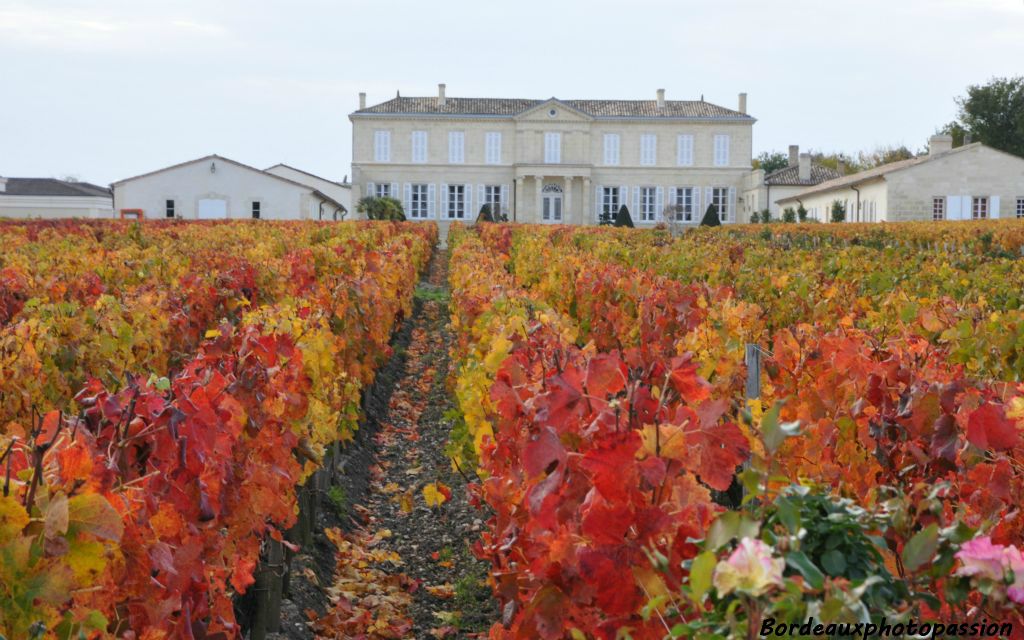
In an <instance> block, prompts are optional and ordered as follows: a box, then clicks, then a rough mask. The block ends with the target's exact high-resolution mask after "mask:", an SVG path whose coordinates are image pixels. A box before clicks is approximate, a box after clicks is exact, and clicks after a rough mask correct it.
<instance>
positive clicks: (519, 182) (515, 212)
mask: <svg viewBox="0 0 1024 640" xmlns="http://www.w3.org/2000/svg"><path fill="white" fill-rule="evenodd" d="M523 182H525V180H524V178H523V176H519V177H518V178H516V188H515V193H513V194H512V207H511V211H512V220H511V222H518V221H521V220H522V216H523V211H522V209H520V208H519V199H520V198H521V197H522V196H523ZM524 202H525V199H524Z"/></svg>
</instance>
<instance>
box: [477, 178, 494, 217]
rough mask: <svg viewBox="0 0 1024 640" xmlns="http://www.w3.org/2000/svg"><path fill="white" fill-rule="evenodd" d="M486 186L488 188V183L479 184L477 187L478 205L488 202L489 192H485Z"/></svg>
mask: <svg viewBox="0 0 1024 640" xmlns="http://www.w3.org/2000/svg"><path fill="white" fill-rule="evenodd" d="M486 188H487V187H486V185H482V184H481V185H477V187H476V202H477V206H478V207H482V206H484V203H485V202H487V194H486V193H485V192H484V189H486ZM491 213H494V212H493V211H492V212H491Z"/></svg>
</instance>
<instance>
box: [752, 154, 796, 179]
mask: <svg viewBox="0 0 1024 640" xmlns="http://www.w3.org/2000/svg"><path fill="white" fill-rule="evenodd" d="M752 164H753V165H754V169H764V172H765V175H767V174H769V173H772V172H775V171H778V170H779V169H785V168H786V167H787V166H789V156H788V155H786V154H785V153H782V152H781V151H762V152H761V153H760V155H758V156H757V157H756V158H754V162H753V163H752Z"/></svg>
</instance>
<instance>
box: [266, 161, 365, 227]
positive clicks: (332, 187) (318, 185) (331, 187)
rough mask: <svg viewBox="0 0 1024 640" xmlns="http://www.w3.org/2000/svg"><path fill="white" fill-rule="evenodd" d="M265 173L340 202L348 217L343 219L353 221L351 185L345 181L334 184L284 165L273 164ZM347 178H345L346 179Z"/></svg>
mask: <svg viewBox="0 0 1024 640" xmlns="http://www.w3.org/2000/svg"><path fill="white" fill-rule="evenodd" d="M265 171H266V172H267V173H272V174H274V175H275V176H281V177H282V178H288V179H289V180H294V181H295V182H301V183H302V184H304V185H307V186H310V187H313V188H314V189H316V190H317V191H320V192H321V193H323V194H325V195H327V197H329V198H332V199H333V200H336V201H337V202H340V203H341V204H342V206H344V207H345V210H346V211H348V212H349V213H348V215H347V216H346V217H345V219H346V220H352V219H353V213H354V212H353V210H352V184H351V183H350V182H348V181H347V180H342V181H341V182H336V181H334V180H329V179H327V178H322V177H320V176H318V175H314V174H312V173H309V172H308V171H303V170H302V169H296V168H295V167H293V166H290V165H287V164H284V163H283V162H282V163H280V164H275V165H274V166H272V167H270V168H268V169H265ZM347 177H348V176H346V178H347Z"/></svg>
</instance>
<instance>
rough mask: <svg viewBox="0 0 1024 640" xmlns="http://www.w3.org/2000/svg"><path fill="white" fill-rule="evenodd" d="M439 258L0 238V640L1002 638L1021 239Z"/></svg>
mask: <svg viewBox="0 0 1024 640" xmlns="http://www.w3.org/2000/svg"><path fill="white" fill-rule="evenodd" d="M437 239H438V238H437V229H436V227H435V226H434V225H431V224H420V223H383V222H365V223H363V222H356V223H341V224H320V223H308V224H307V223H301V224H292V223H273V222H267V221H261V222H260V223H258V224H245V223H189V224H180V223H178V224H176V223H173V222H172V223H163V222H152V223H149V222H147V223H145V224H141V225H140V224H128V223H87V222H51V223H39V222H31V223H0V245H2V246H3V247H4V251H3V253H2V254H0V456H2V457H0V465H2V466H0V471H2V473H3V480H2V481H3V490H2V494H0V638H4V639H6V640H14V639H18V640H20V639H22V638H31V639H41V638H62V639H63V638H100V637H102V638H107V637H110V638H125V639H146V640H152V639H158V638H188V639H202V638H210V639H214V638H223V639H227V638H236V637H249V638H263V637H268V636H266V635H265V634H266V632H267V631H268V630H273V629H275V627H276V626H277V625H276V620H277V618H278V617H279V615H280V613H279V612H277V611H276V609H275V613H274V614H273V615H272V616H271V617H272V618H273V620H269V621H264V618H266V616H267V613H266V609H267V607H268V606H271V605H273V603H272V602H271V600H272V599H271V600H267V599H266V598H267V596H265V595H260V594H265V593H267V592H273V591H274V589H275V588H276V589H277V592H278V597H279V598H280V592H281V591H282V590H283V591H285V592H286V593H285V596H287V592H288V591H289V590H290V591H292V592H297V591H299V587H298V586H297V585H298V584H300V582H301V581H303V580H306V581H313V580H314V578H311V577H309V576H308V575H305V576H302V575H299V574H300V572H299V571H293V572H292V573H293V574H294V575H293V576H292V577H290V578H286V579H285V580H284V581H283V582H282V580H281V579H280V575H278V576H277V582H276V583H275V582H274V581H273V575H275V574H274V570H276V569H277V568H279V567H280V566H282V563H284V564H288V562H292V563H293V564H294V563H295V562H297V561H296V560H295V558H296V557H298V556H297V555H296V554H300V553H303V552H305V551H308V550H309V549H310V548H311V547H312V546H314V545H315V543H314V539H315V540H320V541H329V543H330V548H331V549H332V554H333V559H332V562H330V563H329V564H330V565H331V566H328V567H326V568H325V569H324V570H325V571H326V572H327V574H329V575H328V578H325V579H330V580H332V581H333V583H332V584H331V585H325V584H320V585H318V586H317V589H316V590H317V591H318V592H319V593H320V597H321V598H322V599H323V601H324V606H323V607H322V609H321V610H319V611H314V610H312V609H316V607H312V608H311V609H310V610H309V611H305V612H303V613H305V615H306V617H307V618H308V619H307V620H306V623H308V627H307V628H308V635H298V636H288V637H309V638H313V637H317V638H338V639H341V638H367V639H383V638H407V637H408V638H448V637H452V638H454V637H491V638H496V639H500V638H509V639H511V638H524V639H525V638H543V639H545V640H554V639H560V638H571V639H573V640H581V639H586V638H601V639H609V640H618V639H620V638H622V639H625V638H633V639H635V640H642V639H658V640H660V639H662V638H701V639H712V638H723V639H724V638H748V637H749V638H754V637H760V636H764V635H769V634H771V633H772V632H773V630H778V629H787V628H788V625H798V626H799V625H802V624H805V623H807V621H808V620H809V619H813V620H814V621H815V622H816V623H821V624H822V626H823V629H824V633H827V634H828V635H830V636H833V637H839V636H843V635H851V634H853V633H854V632H853V631H852V629H853V628H854V627H853V625H857V624H859V625H861V627H859V628H858V629H859V630H858V631H857V633H862V634H863V636H864V637H866V636H868V635H870V633H869V632H870V631H872V630H874V632H877V633H881V628H882V626H881V625H883V624H888V625H890V631H889V635H893V636H902V635H918V634H920V635H924V636H926V637H927V636H928V635H929V634H931V633H933V634H934V635H935V636H936V637H945V636H946V635H957V636H963V635H982V636H983V635H987V636H988V637H1012V638H1024V556H1022V549H1024V513H1022V505H1024V382H1022V381H1024V293H1022V292H1024V260H1022V259H1021V256H1022V254H1024V224H1021V223H1019V222H1017V221H1010V220H1006V221H986V222H978V223H949V224H924V223H922V224H916V223H912V224H901V225H856V224H844V225H771V226H756V225H748V226H734V227H720V228H715V229H703V228H702V229H697V230H693V231H690V232H687V233H685V234H684V235H682V236H681V237H674V236H673V235H672V234H671V233H670V232H669V231H668V230H660V229H652V230H624V229H615V228H606V227H601V228H593V227H565V226H543V227H540V226H523V225H508V224H481V225H477V226H475V227H466V226H461V225H459V224H458V223H456V224H454V225H453V226H452V229H451V231H450V234H449V238H448V243H449V249H448V251H447V255H445V254H444V253H441V254H436V253H435V252H434V246H435V244H436V242H437ZM421 278H422V281H421ZM386 369H387V370H388V371H389V373H388V375H389V376H390V375H391V373H394V375H395V377H396V380H397V381H392V382H390V383H389V384H388V385H383V383H382V381H381V380H380V379H379V376H381V375H382V374H381V372H383V371H385V370H386ZM383 386H387V387H388V388H387V389H383ZM392 387H393V388H392ZM377 393H380V394H385V395H386V400H384V401H382V402H381V403H377V404H375V403H374V402H370V401H369V400H368V398H369V396H370V395H371V394H377ZM368 425H369V426H368ZM368 429H369V430H372V433H369V432H368ZM367 443H369V444H367ZM361 448H365V451H364V452H363V453H358V452H359V451H362V449H361ZM346 452H349V453H348V454H346ZM343 458H344V459H345V460H362V462H361V463H360V464H361V465H362V466H358V465H356V463H351V464H350V466H348V467H345V466H344V465H341V464H338V461H339V460H341V459H343ZM351 465H356V466H351ZM346 474H347V475H349V476H353V477H356V476H358V477H360V478H362V477H364V476H365V478H366V480H365V482H364V483H365V484H366V485H367V486H368V489H366V493H367V495H364V496H351V497H350V500H349V501H350V502H352V504H350V505H348V506H349V507H351V508H349V509H348V514H347V515H346V518H345V524H344V526H342V527H341V528H340V529H336V528H326V529H325V528H324V526H323V519H322V518H320V519H318V517H317V515H316V509H317V505H318V504H320V503H321V502H323V496H324V495H327V494H330V495H333V496H337V495H338V493H339V491H340V489H339V487H341V486H349V485H347V484H346V480H345V477H344V476H346ZM337 502H342V500H341V499H340V498H338V500H337ZM321 529H322V530H321ZM342 529H344V531H343V530H342ZM460 545H462V547H463V548H464V551H465V552H464V553H463V550H462V549H460ZM478 570H479V572H480V575H477V574H476V573H474V572H476V571H478ZM286 573H287V572H286ZM306 573H309V572H306ZM268 584H269V585H270V586H268ZM275 584H276V587H275V586H274V585H275ZM288 585H290V586H288ZM254 594H255V595H254ZM245 598H256V599H255V605H253V604H252V603H251V602H249V604H246V601H245V600H244V599H245ZM273 606H275V607H280V603H279V602H278V603H277V604H276V605H273ZM911 624H914V625H918V626H917V627H916V629H917V630H916V631H914V630H911V628H910V627H909V625H911ZM922 624H927V625H928V626H929V629H928V630H927V631H924V630H922V628H921V626H920V625H922ZM829 625H832V626H831V627H830V626H829ZM835 625H840V626H838V627H836V626H835ZM842 625H850V627H848V628H847V630H846V631H845V632H844V631H843V629H844V627H843V626H842ZM897 625H899V628H898V630H897V631H895V632H893V631H892V630H891V627H895V626H897ZM938 625H942V627H943V630H942V631H941V632H940V631H938V629H939V626H938ZM972 625H973V626H972ZM1005 625H1010V626H1005ZM950 626H952V631H949V630H948V629H947V627H950ZM810 628H813V625H811V626H810V627H808V629H810ZM766 629H767V631H766ZM979 629H980V631H979ZM779 635H784V634H779ZM813 635H818V636H821V635H822V633H816V632H815V633H811V631H809V630H807V631H803V630H801V631H793V633H792V636H793V637H812V636H813ZM282 637H284V636H282Z"/></svg>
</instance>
